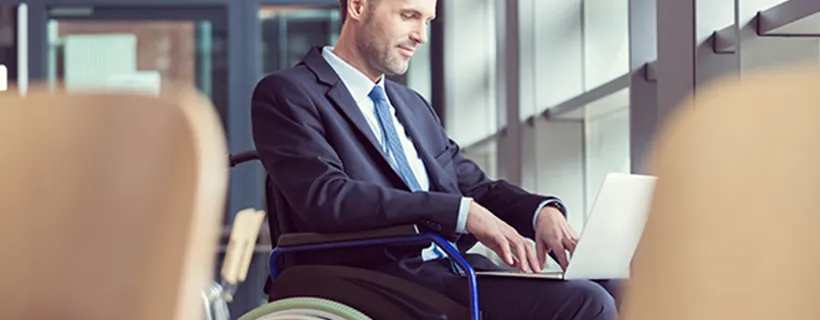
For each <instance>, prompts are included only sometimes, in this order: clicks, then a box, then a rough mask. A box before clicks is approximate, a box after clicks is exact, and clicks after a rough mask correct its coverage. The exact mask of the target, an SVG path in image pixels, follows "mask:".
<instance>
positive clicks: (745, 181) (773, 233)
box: [621, 66, 820, 320]
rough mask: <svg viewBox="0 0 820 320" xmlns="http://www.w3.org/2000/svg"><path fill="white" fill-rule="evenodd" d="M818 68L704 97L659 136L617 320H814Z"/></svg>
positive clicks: (818, 235)
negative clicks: (646, 207)
mask: <svg viewBox="0 0 820 320" xmlns="http://www.w3.org/2000/svg"><path fill="white" fill-rule="evenodd" d="M819 85H820V69H818V68H817V67H816V66H800V67H797V68H790V69H786V70H770V71H768V72H766V73H759V74H755V75H744V78H743V81H742V82H739V81H736V80H734V81H721V82H719V83H717V84H715V85H712V86H709V87H708V88H705V89H702V90H701V91H699V93H698V96H697V99H696V101H694V103H693V104H692V105H694V109H693V110H692V109H687V110H679V111H678V112H677V114H676V116H675V117H674V118H673V119H672V120H671V121H670V122H669V123H668V125H667V126H665V127H664V128H663V130H662V132H661V134H660V135H659V137H658V139H657V141H656V145H655V148H656V149H655V150H654V152H653V155H652V157H653V159H651V160H652V161H651V163H652V170H651V171H652V173H653V174H656V175H658V177H659V180H658V184H657V186H656V191H655V192H656V193H655V198H654V202H653V204H652V208H651V216H650V218H649V221H648V222H647V226H646V229H645V233H644V236H643V239H642V242H641V245H640V249H639V250H638V252H637V253H636V258H635V260H634V261H633V268H634V272H633V277H632V280H631V282H630V284H629V286H628V287H627V289H626V292H625V293H626V295H625V300H624V305H623V308H622V312H621V314H622V319H626V320H649V319H652V320H657V319H664V320H695V319H697V320H712V319H715V320H716V319H751V320H756V319H759V320H763V319H767V320H768V319H817V318H818V317H820V303H818V302H820V278H818V272H820V230H818V228H820V126H818V121H820V89H818V88H819V87H818V86H819Z"/></svg>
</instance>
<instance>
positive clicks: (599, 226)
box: [476, 173, 656, 280]
mask: <svg viewBox="0 0 820 320" xmlns="http://www.w3.org/2000/svg"><path fill="white" fill-rule="evenodd" d="M655 180H656V178H655V177H653V176H647V175H638V174H625V173H610V174H607V176H606V177H605V178H604V181H603V184H602V186H601V189H600V190H599V192H598V194H597V195H596V198H595V202H594V203H593V205H592V209H591V210H590V213H589V218H588V219H587V222H586V225H585V226H584V228H583V230H582V232H581V234H580V235H579V239H578V245H577V246H576V247H575V253H574V254H573V255H572V258H570V259H569V264H568V265H567V269H566V271H565V272H560V271H559V272H549V271H547V272H543V273H516V272H497V271H493V272H476V274H477V275H479V276H501V277H527V278H544V279H561V280H571V279H591V280H596V279H627V278H629V270H630V264H631V262H632V257H633V255H634V254H635V250H636V248H637V246H638V241H639V240H640V238H641V234H642V233H643V229H644V226H645V224H646V219H647V217H648V215H649V206H650V204H651V202H652V195H653V191H654V189H655Z"/></svg>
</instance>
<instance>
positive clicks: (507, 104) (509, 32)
mask: <svg viewBox="0 0 820 320" xmlns="http://www.w3.org/2000/svg"><path fill="white" fill-rule="evenodd" d="M495 11H496V30H497V32H496V34H497V35H498V36H497V38H496V39H497V40H496V41H497V45H496V50H497V57H498V75H499V78H498V82H497V83H498V88H497V90H498V91H497V98H498V100H497V101H498V106H499V108H506V109H504V110H506V112H504V113H505V114H506V123H505V126H504V130H503V131H502V134H501V135H499V137H498V139H499V140H498V143H497V146H498V147H497V150H498V151H497V152H498V176H499V177H501V178H504V179H506V180H507V181H509V182H510V183H512V184H515V185H520V184H521V182H522V174H523V173H522V171H523V169H522V161H521V154H522V140H523V139H522V134H521V121H520V119H519V118H520V116H519V114H520V111H519V110H520V109H521V106H520V94H519V89H520V81H519V80H520V79H519V76H520V73H519V72H520V61H519V45H520V42H519V38H520V37H519V31H520V30H519V23H518V16H519V14H518V12H519V2H518V1H516V0H498V1H497V2H496V5H495Z"/></svg>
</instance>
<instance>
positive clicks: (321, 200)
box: [252, 47, 550, 264]
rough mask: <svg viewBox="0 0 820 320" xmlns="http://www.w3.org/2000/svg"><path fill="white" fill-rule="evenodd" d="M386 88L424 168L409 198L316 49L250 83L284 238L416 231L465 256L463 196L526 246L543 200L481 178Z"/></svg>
mask: <svg viewBox="0 0 820 320" xmlns="http://www.w3.org/2000/svg"><path fill="white" fill-rule="evenodd" d="M385 86H386V90H387V95H388V97H389V99H390V101H391V102H392V104H393V106H394V107H395V108H396V114H397V117H398V119H399V121H401V123H402V124H403V125H404V126H405V127H406V129H407V132H408V134H409V135H410V139H411V140H412V141H413V143H414V145H415V147H416V149H417V150H418V153H419V155H420V157H421V158H422V160H423V161H424V164H425V166H426V168H427V173H428V175H429V177H430V191H429V192H410V191H409V188H408V187H407V185H405V183H404V182H403V181H402V179H401V178H400V177H399V175H398V174H397V173H396V172H395V171H394V170H393V169H392V168H391V166H390V164H389V163H388V161H387V158H386V156H385V154H384V153H383V152H382V151H381V150H382V148H381V147H379V145H378V141H377V140H376V138H375V136H374V135H373V133H372V131H371V129H370V127H369V126H368V124H367V122H366V120H365V118H364V116H363V115H362V114H361V111H360V109H359V107H358V106H357V104H356V102H355V101H354V99H353V97H352V96H351V95H350V93H349V92H348V90H347V88H346V87H345V85H344V84H343V82H342V81H341V80H340V79H339V77H338V76H337V75H336V73H335V72H334V71H333V69H332V68H331V67H330V65H329V64H328V63H327V62H326V61H325V60H324V58H323V57H322V55H321V48H318V47H317V48H313V49H312V50H311V51H310V52H309V53H308V54H307V55H306V56H305V58H304V60H303V61H302V62H301V63H299V64H298V65H296V66H295V67H293V68H290V69H287V70H283V71H279V72H276V73H273V74H270V75H267V76H266V77H265V78H263V79H262V80H261V81H260V82H259V83H258V85H257V86H256V88H255V90H254V93H253V106H252V121H253V137H254V142H255V145H256V148H257V150H258V152H259V155H260V158H261V161H262V163H263V165H264V167H265V169H266V170H267V172H268V174H269V175H270V178H271V179H272V182H273V185H274V187H275V189H276V191H275V193H276V194H275V195H274V196H275V197H276V201H275V202H276V208H275V210H276V211H277V215H280V216H281V215H284V216H286V217H288V218H289V219H290V224H291V228H292V230H289V231H286V232H320V233H332V232H354V231H361V230H368V229H374V228H383V227H389V226H394V225H402V224H417V225H418V226H419V227H420V228H422V229H426V230H430V231H434V232H437V233H439V234H441V235H442V236H444V237H445V238H446V239H449V240H451V241H454V242H455V241H457V245H458V247H459V249H460V251H462V252H464V251H466V250H468V249H469V248H470V247H472V246H473V245H474V244H475V243H476V239H475V238H474V237H473V236H471V235H469V234H467V235H463V236H459V235H457V234H456V232H455V231H456V220H457V216H458V211H459V204H460V201H461V198H462V196H468V197H472V198H473V199H474V200H475V201H477V202H478V203H479V204H481V205H483V206H485V207H486V208H488V209H489V210H490V211H492V212H493V213H495V214H496V215H498V216H499V217H500V218H501V219H503V220H504V221H506V222H508V223H509V224H510V225H512V226H513V227H515V228H516V229H517V230H518V231H519V232H520V233H521V234H522V235H524V236H526V237H533V227H532V218H533V214H534V212H535V210H536V208H537V206H538V205H539V204H540V203H541V202H542V201H544V200H547V199H550V198H548V197H543V196H538V195H533V194H530V193H528V192H525V191H524V190H522V189H521V188H518V187H516V186H513V185H511V184H510V183H508V182H506V181H494V180H490V179H488V177H487V176H486V175H485V173H484V172H482V170H481V169H480V168H479V167H478V166H477V165H476V164H475V163H474V162H473V161H471V160H469V159H467V158H465V157H464V156H462V154H461V153H460V151H459V146H458V145H456V144H455V143H454V142H453V141H452V140H450V139H449V138H448V136H447V134H446V133H445V132H444V130H443V128H442V125H441V123H440V122H439V119H438V117H437V116H436V114H435V113H434V111H433V109H432V108H431V106H430V105H429V104H428V103H427V102H426V101H425V100H424V99H423V98H422V97H421V96H420V95H419V94H418V93H416V92H414V91H413V90H411V89H408V88H406V87H404V86H402V85H400V84H398V83H395V82H392V81H387V82H386V83H385ZM428 244H429V243H428ZM424 245H426V244H422V245H420V246H417V247H413V248H412V250H407V251H402V253H396V252H393V253H390V252H385V251H384V250H382V251H380V252H376V253H374V252H369V253H368V254H367V255H359V256H356V257H355V259H356V260H358V261H361V263H363V264H367V263H371V262H372V263H377V261H378V263H384V262H385V261H393V262H397V260H401V259H418V258H419V257H418V256H419V250H420V248H421V247H423V246H424ZM348 257H350V255H349V254H348ZM385 258H386V260H385Z"/></svg>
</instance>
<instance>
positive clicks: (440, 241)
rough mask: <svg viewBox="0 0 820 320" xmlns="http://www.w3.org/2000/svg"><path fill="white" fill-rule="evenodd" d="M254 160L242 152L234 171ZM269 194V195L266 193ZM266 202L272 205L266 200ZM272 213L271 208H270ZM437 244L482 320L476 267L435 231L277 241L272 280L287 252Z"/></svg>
mask: <svg viewBox="0 0 820 320" xmlns="http://www.w3.org/2000/svg"><path fill="white" fill-rule="evenodd" d="M253 160H260V159H259V153H258V152H257V151H256V150H249V151H245V152H242V153H238V154H235V155H231V156H229V161H228V163H229V165H230V168H233V167H235V166H237V165H240V164H243V163H246V162H250V161H253ZM266 193H267V192H266ZM269 196H270V195H268V194H265V197H269ZM266 203H268V202H267V201H266ZM266 209H267V210H270V208H266ZM270 218H271V217H270V212H268V219H270ZM428 240H429V241H433V243H435V244H436V245H438V246H439V247H440V248H441V249H443V250H444V252H445V253H446V254H447V256H448V257H449V258H451V259H453V262H455V263H456V265H457V266H458V267H460V268H461V269H462V270H463V271H464V272H465V273H466V277H467V281H468V290H469V295H470V305H469V309H470V319H472V320H479V319H480V313H479V308H478V280H477V278H476V273H475V270H474V269H473V267H472V266H471V265H470V263H469V262H467V260H466V259H464V257H463V256H461V254H460V253H459V252H458V250H456V248H455V247H453V246H452V245H451V244H450V243H449V242H447V241H446V240H445V239H444V238H442V237H441V236H440V235H438V234H436V233H432V232H425V233H417V234H413V235H396V236H386V237H379V238H369V239H351V240H339V241H332V242H325V243H311V244H301V245H300V244H297V245H293V246H287V247H282V246H280V245H279V241H278V239H277V245H276V247H274V248H273V250H272V251H271V254H270V257H269V260H268V264H269V267H270V277H271V279H274V280H275V279H276V277H278V276H279V272H280V270H279V268H278V267H277V266H276V261H277V258H279V256H280V255H282V254H285V253H291V252H305V251H315V250H325V249H342V248H352V247H363V246H371V245H387V244H396V243H404V242H419V241H428Z"/></svg>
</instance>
